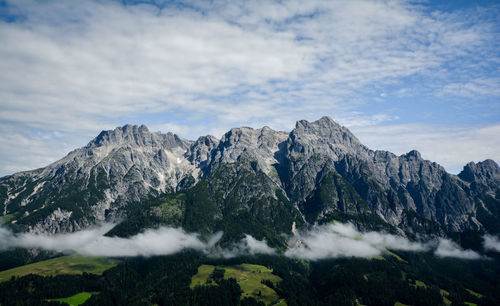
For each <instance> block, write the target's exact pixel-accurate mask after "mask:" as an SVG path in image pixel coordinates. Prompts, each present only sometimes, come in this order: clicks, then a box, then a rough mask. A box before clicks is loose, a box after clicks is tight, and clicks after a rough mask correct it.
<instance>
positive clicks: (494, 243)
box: [483, 235, 500, 252]
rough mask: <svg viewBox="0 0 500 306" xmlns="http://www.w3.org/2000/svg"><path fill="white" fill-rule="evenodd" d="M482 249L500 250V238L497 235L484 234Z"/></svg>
mask: <svg viewBox="0 0 500 306" xmlns="http://www.w3.org/2000/svg"><path fill="white" fill-rule="evenodd" d="M483 239H484V242H483V245H484V249H485V250H487V251H495V252H500V239H498V237H497V236H491V235H484V237H483Z"/></svg>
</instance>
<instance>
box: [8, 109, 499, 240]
mask: <svg viewBox="0 0 500 306" xmlns="http://www.w3.org/2000/svg"><path fill="white" fill-rule="evenodd" d="M243 178H245V179H243ZM499 188H500V169H499V167H498V165H497V164H496V162H494V161H493V160H485V161H483V162H479V163H477V164H476V163H473V162H471V163H469V164H467V165H465V166H464V170H463V171H462V172H461V173H460V174H458V175H453V174H450V173H448V172H446V170H445V169H444V168H443V167H442V166H440V165H438V164H437V163H435V162H431V161H427V160H424V159H423V158H422V157H421V155H420V153H419V152H418V151H416V150H412V151H410V152H408V153H406V154H402V155H400V156H397V155H395V154H393V153H391V152H389V151H381V150H376V151H374V150H371V149H369V148H368V147H366V146H365V145H363V144H362V143H361V142H360V141H359V140H358V139H357V138H356V136H355V135H354V134H352V133H351V132H350V131H349V130H348V129H347V128H345V127H343V126H341V125H339V124H338V123H336V122H335V121H333V120H332V119H331V118H329V117H322V118H320V119H319V120H317V121H313V122H309V121H306V120H300V121H297V123H296V125H295V128H294V129H293V130H292V131H290V132H289V133H286V132H281V131H274V130H272V129H271V128H269V127H267V126H265V127H262V128H260V129H253V128H249V127H240V128H233V129H231V130H229V131H228V132H226V133H225V134H224V135H223V136H222V137H221V139H217V138H216V137H214V136H211V135H207V136H201V137H199V138H198V139H197V140H187V139H184V138H182V137H180V136H178V135H176V134H173V133H166V134H162V133H160V132H150V131H149V129H148V128H147V127H146V126H144V125H141V126H137V125H125V126H123V127H117V128H115V129H114V130H108V131H102V132H101V133H99V135H98V136H96V137H95V138H94V139H92V140H91V141H90V142H89V143H88V144H87V145H86V146H84V147H82V148H79V149H76V150H73V151H72V152H70V153H69V154H68V155H67V156H65V157H64V158H62V159H61V160H59V161H56V162H54V163H52V164H50V165H49V166H47V167H44V168H40V169H36V170H31V171H24V172H19V173H16V174H13V175H10V176H5V177H2V178H0V208H1V211H2V212H3V215H4V217H3V218H4V219H5V220H7V219H8V221H7V223H8V225H9V226H11V227H13V228H15V229H16V230H18V231H29V232H35V233H58V232H71V231H77V230H80V229H83V228H86V227H88V226H90V225H92V224H94V223H96V222H102V221H106V222H115V221H117V220H121V219H125V220H127V219H130V217H131V215H130V214H131V210H130V209H129V208H128V207H129V206H130V205H132V204H133V205H135V206H137V205H138V207H141V204H140V203H143V202H144V201H147V200H150V199H154V198H157V197H160V196H162V195H166V194H175V193H185V194H186V199H187V200H185V202H182V203H181V204H179V207H176V208H175V209H176V211H181V213H180V215H179V214H178V215H176V216H177V217H176V218H177V219H175V220H176V221H175V224H177V225H181V226H185V225H186V224H192V225H193V226H191V228H190V230H192V231H196V230H202V231H207V232H209V231H214V230H220V229H225V230H227V229H228V228H230V225H231V224H234V223H235V222H240V221H241V218H242V216H243V215H245V216H246V218H250V219H252V220H253V221H255V222H256V224H260V223H262V224H260V225H259V226H261V227H262V229H258V227H257V226H254V225H251V224H249V225H248V226H249V227H252V228H254V229H253V230H254V231H256V232H259V233H257V237H261V238H267V239H271V240H272V239H273V237H271V236H273V235H274V234H276V233H274V234H270V233H271V232H272V231H273V229H272V227H271V225H272V223H273V222H274V221H276V220H278V219H280V218H281V217H283V218H284V219H283V220H281V219H280V222H284V223H286V224H282V225H280V226H278V227H279V228H281V229H290V230H291V227H292V222H296V223H297V224H301V226H310V225H314V224H318V223H319V224H321V223H325V222H330V221H331V220H335V219H339V218H340V219H342V220H348V221H352V222H354V223H358V224H357V225H358V226H360V227H363V226H367V228H368V229H369V228H370V227H371V226H374V225H373V224H371V225H370V224H364V223H363V222H361V221H359V219H360V216H365V215H367V216H370V218H368V219H369V220H375V221H373V222H375V223H377V224H386V225H384V226H386V228H387V229H389V228H392V229H393V230H395V232H397V233H398V234H401V235H404V236H410V237H414V238H418V237H421V236H422V235H429V234H431V235H437V236H444V235H446V233H447V232H461V231H466V230H479V231H486V232H496V231H497V227H495V226H494V225H493V224H494V223H495V222H496V221H498V218H499V215H498V208H497V206H498V203H500V202H499V201H500V200H499V196H500V191H499V190H500V189H499ZM232 192H233V193H232ZM196 197H198V198H200V197H208V198H207V199H208V200H207V203H211V204H210V205H211V206H210V205H209V206H207V205H208V204H206V203H205V204H203V205H201V203H198V202H199V199H198V198H196ZM190 201H191V202H190ZM138 203H139V204H138ZM196 203H198V204H200V205H201V206H200V208H199V209H200V210H204V209H206V210H207V211H210V214H208V215H206V216H200V215H198V214H197V213H194V214H191V213H193V208H194V207H197V206H196V205H198V204H196ZM172 209H173V208H172ZM190 212H191V213H190ZM189 216H191V217H189ZM280 216H281V217H280ZM163 217H164V216H163ZM179 218H180V219H179ZM188 218H195V219H196V220H188ZM203 218H207V220H205V221H207V222H205V221H204V222H205V223H206V224H205V223H204V222H201V223H204V224H205V225H206V226H205V227H203V228H201V227H200V228H197V227H196V226H195V225H196V224H197V221H199V220H198V219H203ZM210 218H211V219H210ZM162 220H163V219H162ZM169 220H170V221H169ZM172 220H173V219H169V218H166V219H165V218H164V220H163V221H161V222H160V223H162V222H163V223H162V224H165V225H168V224H170V223H169V222H173V221H172ZM228 220H232V221H231V222H229V221H228ZM238 220H239V221H238ZM158 222H159V221H158ZM158 222H157V223H158ZM228 222H229V223H228ZM259 222H260V223H259ZM201 223H200V224H201ZM226 223H228V224H226ZM365 223H366V222H365ZM308 224H309V225H308ZM241 230H242V231H243V230H244V228H242V229H241ZM290 230H288V231H290ZM236 234H237V235H239V234H241V233H236Z"/></svg>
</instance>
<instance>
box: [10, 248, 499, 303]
mask: <svg viewBox="0 0 500 306" xmlns="http://www.w3.org/2000/svg"><path fill="white" fill-rule="evenodd" d="M393 254H394V255H391V254H390V253H387V254H385V255H384V256H383V257H377V258H366V259H364V258H338V259H328V260H318V261H304V260H297V259H291V258H287V257H285V256H282V255H272V256H271V255H258V256H244V257H237V258H231V259H221V258H210V257H207V256H206V255H204V254H202V253H198V252H195V251H183V252H181V253H177V254H174V255H169V256H155V257H148V258H145V257H134V258H121V263H120V264H119V265H117V266H116V267H114V268H111V269H109V270H107V271H105V272H104V273H103V274H102V275H94V274H88V273H83V274H81V275H57V276H48V277H42V276H39V275H33V274H30V275H27V276H24V277H12V278H11V279H10V280H9V281H6V282H3V283H0V305H58V304H62V303H60V302H57V301H50V299H55V298H63V297H69V296H72V295H75V294H77V293H80V292H97V294H93V295H92V296H91V297H90V298H89V299H88V300H87V301H86V302H85V304H84V305H124V304H127V305H263V303H262V302H259V301H257V300H256V299H254V298H252V297H243V296H242V292H243V291H242V289H241V287H240V286H239V284H238V282H237V280H236V279H234V278H228V279H227V278H224V277H223V274H224V271H223V270H222V272H221V271H220V270H217V269H216V270H214V273H212V275H211V276H210V278H211V279H210V282H211V284H207V285H201V286H200V285H199V286H195V287H194V288H190V284H191V279H192V277H193V276H194V275H195V274H196V273H197V271H198V267H199V266H200V265H203V264H205V265H213V266H231V265H239V264H243V263H246V264H258V265H262V266H264V267H267V268H269V269H272V273H273V274H275V275H276V276H278V277H279V278H281V279H282V280H281V281H280V282H278V283H276V282H272V281H268V280H262V283H263V284H265V285H266V286H268V287H270V288H272V289H274V290H275V291H276V293H277V294H278V295H279V297H280V298H281V299H284V300H285V301H286V304H287V305H359V304H362V305H391V306H392V305H394V304H395V303H401V304H404V305H450V304H452V305H463V304H464V303H472V304H477V305H499V303H500V281H499V278H498V275H500V271H499V270H500V268H499V267H500V265H499V260H500V259H499V257H498V256H496V257H495V255H494V254H493V256H492V257H491V259H488V260H475V261H465V260H459V259H452V258H445V259H443V258H438V257H435V256H434V255H433V254H431V253H412V252H397V253H396V252H395V253H393ZM221 273H222V274H221Z"/></svg>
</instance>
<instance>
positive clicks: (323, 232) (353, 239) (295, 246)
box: [285, 223, 482, 260]
mask: <svg viewBox="0 0 500 306" xmlns="http://www.w3.org/2000/svg"><path fill="white" fill-rule="evenodd" d="M290 242H291V244H292V247H291V248H289V249H288V250H287V251H286V252H285V255H286V256H289V257H297V258H303V259H309V260H317V259H324V258H337V257H372V256H377V255H380V254H382V252H383V251H384V250H401V251H412V252H426V251H433V252H434V254H435V255H436V256H438V257H453V258H460V259H480V258H482V257H481V255H479V254H478V253H476V252H474V251H472V250H463V249H461V248H460V247H459V246H458V245H457V244H455V243H454V242H452V241H450V240H446V239H440V240H438V241H437V243H436V241H432V240H431V241H427V242H414V241H410V240H408V239H406V238H404V237H401V236H395V235H391V234H387V233H381V232H366V233H363V232H359V231H358V230H357V229H356V228H355V227H354V226H353V225H352V224H349V223H348V224H341V223H335V224H329V225H323V226H319V227H317V228H315V229H313V230H311V231H308V232H305V233H301V234H299V235H298V236H295V237H293V238H292V240H291V241H290Z"/></svg>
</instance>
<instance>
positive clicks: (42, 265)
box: [0, 255, 119, 282]
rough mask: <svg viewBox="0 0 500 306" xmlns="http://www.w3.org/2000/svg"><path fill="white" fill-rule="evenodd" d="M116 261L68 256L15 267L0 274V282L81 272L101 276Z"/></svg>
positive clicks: (115, 263)
mask: <svg viewBox="0 0 500 306" xmlns="http://www.w3.org/2000/svg"><path fill="white" fill-rule="evenodd" d="M118 262H119V261H118V260H116V259H110V258H104V257H84V256H81V255H69V256H61V257H57V258H52V259H49V260H44V261H39V262H36V263H32V264H29V265H24V266H21V267H16V268H13V269H9V270H5V271H1V272H0V282H3V281H7V280H9V279H10V278H11V277H12V276H24V275H28V274H39V275H43V276H47V275H57V274H82V273H83V272H87V273H93V274H102V272H104V271H106V270H107V269H109V268H112V267H114V266H116V265H117V264H118Z"/></svg>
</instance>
